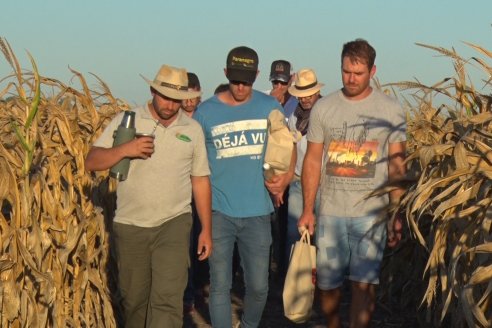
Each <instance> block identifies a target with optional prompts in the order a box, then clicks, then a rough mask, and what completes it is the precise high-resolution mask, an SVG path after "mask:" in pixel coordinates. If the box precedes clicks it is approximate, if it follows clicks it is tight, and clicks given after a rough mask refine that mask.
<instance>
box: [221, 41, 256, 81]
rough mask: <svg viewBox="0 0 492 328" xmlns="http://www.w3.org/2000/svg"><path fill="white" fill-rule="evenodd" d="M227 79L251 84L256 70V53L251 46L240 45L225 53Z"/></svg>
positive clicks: (254, 78)
mask: <svg viewBox="0 0 492 328" xmlns="http://www.w3.org/2000/svg"><path fill="white" fill-rule="evenodd" d="M226 68H227V79H228V80H229V81H238V82H245V83H250V84H253V82H255V80H256V74H257V72H258V54H257V53H256V51H254V50H253V49H251V48H248V47H245V46H241V47H236V48H234V49H232V50H231V51H229V54H228V55H227V63H226Z"/></svg>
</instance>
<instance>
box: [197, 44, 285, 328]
mask: <svg viewBox="0 0 492 328" xmlns="http://www.w3.org/2000/svg"><path fill="white" fill-rule="evenodd" d="M226 64H227V66H226V68H225V70H224V72H225V75H226V77H227V79H228V80H229V88H228V90H226V91H223V92H220V93H218V94H216V95H214V96H213V97H212V98H210V99H208V100H206V101H204V102H203V103H201V104H200V106H199V108H198V110H197V111H196V112H195V115H194V118H195V119H196V120H197V121H198V122H199V123H200V124H201V126H202V127H203V130H204V133H205V143H206V146H207V154H208V159H209V164H210V170H211V182H212V190H213V192H212V195H213V196H212V198H213V199H212V207H213V214H212V216H213V227H212V240H213V242H214V252H213V255H212V256H211V257H210V259H209V264H210V303H209V309H210V317H211V319H212V326H213V327H216V328H217V327H218V328H220V327H227V328H230V327H231V326H232V318H231V295H230V290H231V286H232V272H231V271H232V260H233V250H234V244H235V243H237V246H238V251H239V255H240V258H241V266H242V268H243V272H244V280H245V286H246V290H245V297H244V310H243V315H242V318H241V321H240V325H241V327H257V326H258V324H259V322H260V319H261V315H262V312H263V308H264V306H265V302H266V299H267V295H268V269H269V258H270V245H271V242H272V236H271V227H270V215H271V213H272V212H273V206H272V201H271V198H270V195H269V192H270V193H272V194H273V195H275V194H280V193H282V192H283V191H284V189H285V187H286V186H287V184H288V182H289V181H290V178H291V176H292V175H293V170H292V172H289V173H286V174H283V175H278V176H275V179H274V181H273V182H272V183H269V187H268V188H269V189H268V190H267V188H266V187H265V182H264V177H263V168H262V167H263V162H264V150H265V146H266V133H267V118H268V116H269V114H270V112H272V111H273V110H275V109H279V110H282V106H281V105H280V104H279V103H278V102H277V101H276V100H275V99H274V98H273V97H270V96H268V95H266V94H264V93H262V92H259V91H256V90H253V83H254V82H255V80H256V76H257V74H258V55H257V53H256V52H255V51H254V50H253V49H251V48H248V47H244V46H243V47H237V48H234V49H232V50H231V51H230V52H229V54H228V56H227V63H226ZM289 174H290V176H289ZM238 324H239V323H238Z"/></svg>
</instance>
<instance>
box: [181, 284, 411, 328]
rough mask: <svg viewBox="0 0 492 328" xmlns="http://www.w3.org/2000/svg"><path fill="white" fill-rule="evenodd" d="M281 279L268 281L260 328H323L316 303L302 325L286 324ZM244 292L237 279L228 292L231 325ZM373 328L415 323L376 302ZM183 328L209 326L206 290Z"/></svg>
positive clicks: (408, 327)
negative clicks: (231, 312)
mask: <svg viewBox="0 0 492 328" xmlns="http://www.w3.org/2000/svg"><path fill="white" fill-rule="evenodd" d="M282 284H283V281H282V279H279V278H273V279H270V286H269V295H268V300H267V304H266V306H265V310H264V311H263V316H262V319H261V322H260V326H259V327H260V328H321V327H325V325H326V323H325V320H324V318H323V316H322V315H321V311H320V309H319V307H318V302H317V301H316V300H315V304H314V309H313V315H312V317H311V319H310V320H309V321H308V322H307V323H304V324H295V323H292V322H291V321H289V320H288V319H287V318H285V317H284V315H283V307H282ZM243 293H244V289H243V284H242V281H241V279H240V278H238V277H236V280H235V282H234V286H233V289H232V293H231V299H232V308H233V314H232V316H233V323H234V324H235V323H236V322H237V320H238V318H239V317H240V315H241V308H242V296H243ZM349 293H350V292H349V289H348V287H347V286H344V296H343V297H344V298H343V300H342V317H343V327H348V306H349V304H348V299H349V297H350V296H349V295H348V294H349ZM371 326H372V327H375V328H379V327H383V328H384V327H387V328H415V327H418V324H417V322H416V321H415V319H413V316H412V315H409V314H408V313H407V314H406V315H402V314H401V313H396V312H394V311H390V310H389V309H387V308H386V307H385V306H384V305H383V304H381V303H378V304H377V307H376V310H375V313H374V316H373V320H372V325H371ZM184 327H185V328H205V327H211V324H210V317H209V313H208V294H207V288H205V289H204V293H203V297H201V298H199V299H198V300H197V303H196V307H195V311H194V312H193V313H192V314H190V315H186V316H185V319H184Z"/></svg>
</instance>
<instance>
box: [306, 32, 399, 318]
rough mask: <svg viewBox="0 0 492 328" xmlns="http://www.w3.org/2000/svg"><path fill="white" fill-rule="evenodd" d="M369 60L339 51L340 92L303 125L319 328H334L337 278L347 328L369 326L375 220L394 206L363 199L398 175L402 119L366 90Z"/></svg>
mask: <svg viewBox="0 0 492 328" xmlns="http://www.w3.org/2000/svg"><path fill="white" fill-rule="evenodd" d="M375 58H376V51H375V50H374V48H373V47H372V46H371V45H370V44H369V43H368V42H367V41H365V40H362V39H357V40H355V41H351V42H348V43H346V44H344V46H343V50H342V56H341V64H342V65H341V72H342V82H343V88H342V89H341V90H338V91H336V92H334V93H332V94H330V95H328V96H326V97H323V98H322V99H320V100H319V101H318V102H317V103H316V105H315V106H314V108H313V110H312V113H311V115H310V118H309V128H308V133H307V140H308V146H307V152H306V155H305V157H304V164H303V169H302V188H303V199H304V209H303V213H302V216H301V218H300V219H299V227H300V228H307V229H309V232H310V233H311V234H313V233H314V231H315V223H317V224H316V244H317V247H318V255H317V273H318V274H317V285H318V288H319V289H320V298H319V299H320V302H321V308H322V310H323V312H324V314H325V316H326V320H327V327H340V326H341V325H340V314H339V309H340V300H341V290H342V289H341V286H342V284H343V282H344V279H345V277H348V279H349V280H350V282H351V297H352V300H351V305H350V320H351V322H350V326H351V327H367V326H368V325H369V322H370V319H371V315H372V313H373V311H374V308H375V295H376V292H375V290H376V285H377V284H378V283H379V269H380V264H381V260H382V256H383V250H384V247H385V244H386V232H387V230H386V225H385V224H384V222H383V221H385V220H382V219H383V218H384V215H385V214H386V211H385V210H386V208H387V206H388V204H389V203H390V202H391V203H394V202H398V200H399V197H400V195H401V194H402V189H398V188H396V189H394V190H392V191H391V193H390V194H389V197H388V195H387V194H384V195H380V196H374V197H368V198H367V196H368V194H369V193H370V192H371V191H373V190H375V189H376V188H378V187H380V186H381V185H383V184H384V183H386V182H388V181H389V182H391V183H396V182H397V181H398V180H400V179H401V178H403V176H404V174H405V165H404V156H405V141H406V136H405V113H404V112H403V110H402V108H401V106H400V105H399V104H398V102H397V101H395V100H394V99H391V98H390V97H388V96H386V95H385V94H384V93H382V92H380V91H379V90H377V89H373V88H372V87H371V85H370V81H371V78H372V77H373V76H374V74H375V73H376V66H375V65H374V60H375ZM323 155H325V159H326V160H325V165H324V167H323V168H322V163H323ZM320 173H322V177H321V174H320ZM318 187H319V190H320V207H319V215H318V217H317V221H316V218H315V216H314V214H313V212H314V206H315V199H316V192H317V190H318ZM396 227H397V226H396V225H395V226H393V225H388V243H389V245H393V244H395V243H396V242H397V240H398V237H399V236H398V235H397V234H395V230H394V228H396ZM400 237H401V236H400Z"/></svg>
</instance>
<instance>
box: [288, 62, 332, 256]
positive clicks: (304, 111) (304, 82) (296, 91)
mask: <svg viewBox="0 0 492 328" xmlns="http://www.w3.org/2000/svg"><path fill="white" fill-rule="evenodd" d="M323 86H324V84H323V83H319V82H318V78H317V77H316V73H315V72H314V71H313V70H312V69H309V68H304V69H301V70H299V71H298V72H297V73H296V75H295V80H294V83H293V84H292V85H291V86H290V87H289V93H290V94H291V95H293V96H295V97H297V99H298V101H299V102H298V104H297V106H296V108H295V109H294V112H293V113H292V114H291V116H290V117H289V120H288V124H289V129H290V130H291V131H299V133H300V134H301V135H302V137H301V140H300V141H298V142H297V144H296V149H297V152H296V155H297V159H296V167H295V174H294V178H293V180H292V182H291V183H290V186H289V198H288V212H287V238H286V252H287V254H286V256H287V257H286V258H287V259H288V258H289V255H290V251H291V247H292V245H293V244H294V243H295V242H296V241H297V240H299V238H300V234H299V231H298V228H297V220H299V218H300V217H301V214H302V187H301V179H300V176H301V172H302V162H303V161H304V155H305V154H306V148H307V139H306V133H307V129H308V126H309V116H310V114H311V109H312V108H313V106H314V104H316V102H317V101H318V99H320V97H321V95H320V90H321V88H322V87H323ZM318 201H319V197H318V198H317V202H318Z"/></svg>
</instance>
